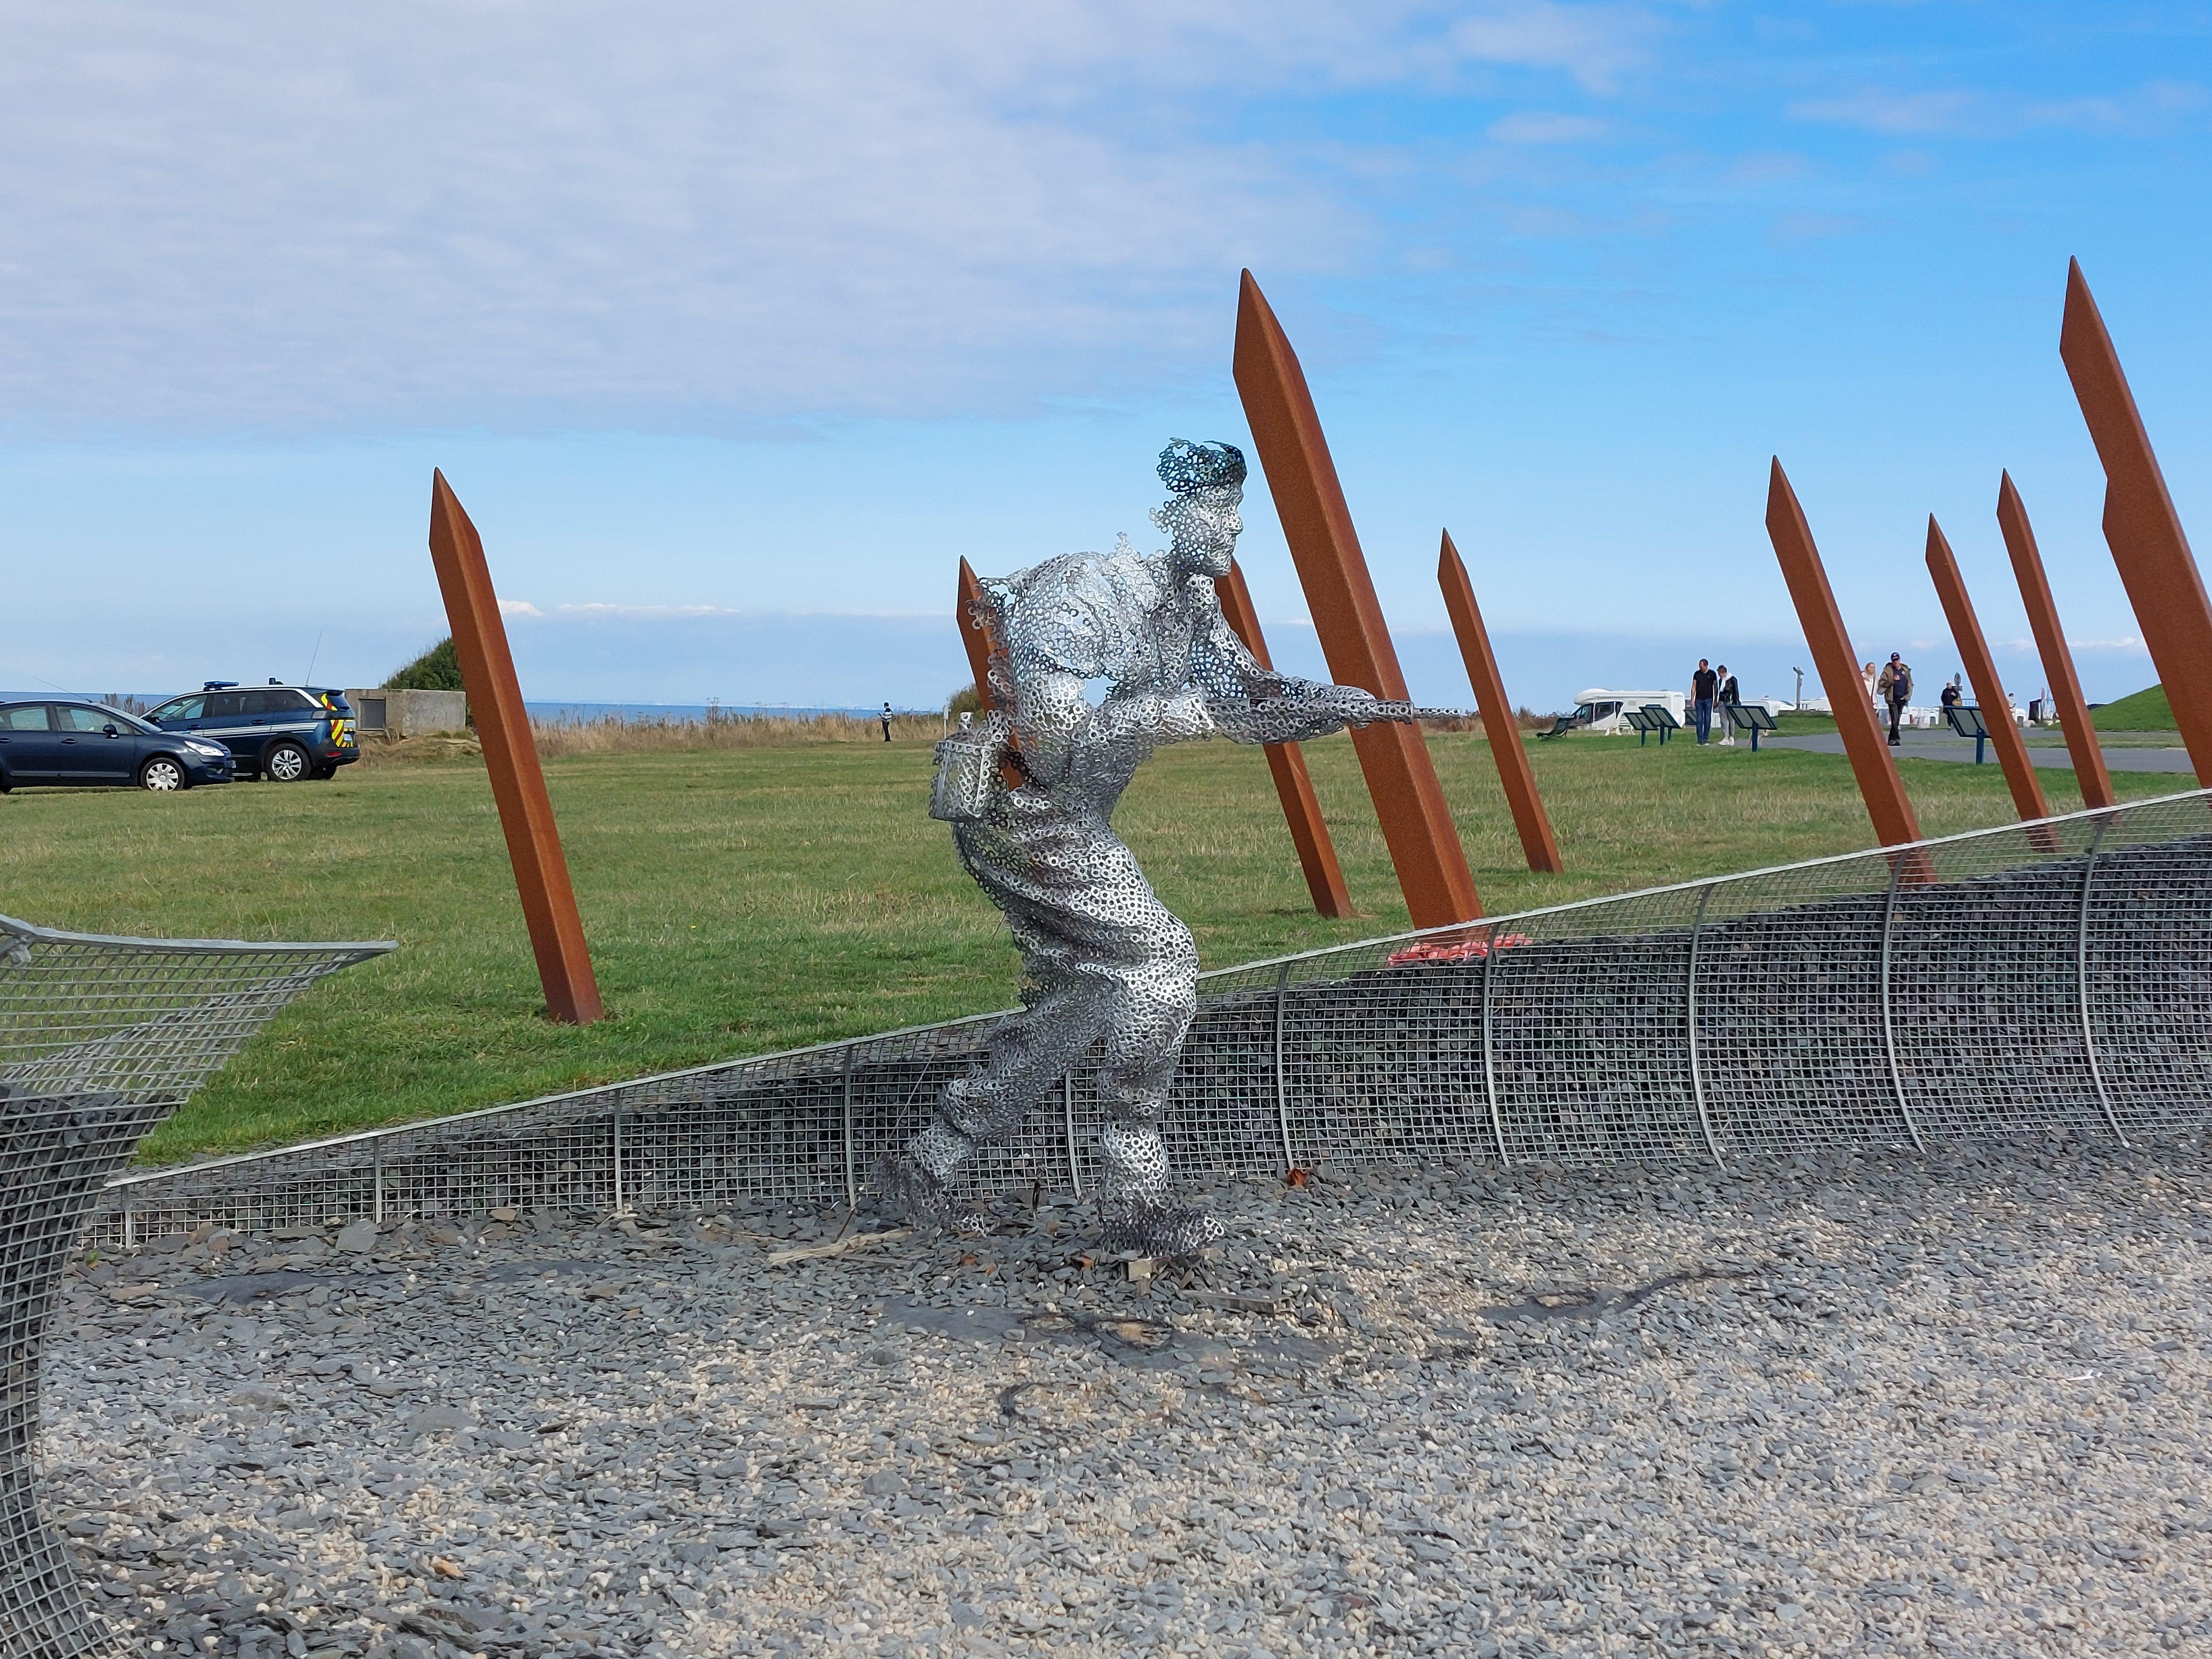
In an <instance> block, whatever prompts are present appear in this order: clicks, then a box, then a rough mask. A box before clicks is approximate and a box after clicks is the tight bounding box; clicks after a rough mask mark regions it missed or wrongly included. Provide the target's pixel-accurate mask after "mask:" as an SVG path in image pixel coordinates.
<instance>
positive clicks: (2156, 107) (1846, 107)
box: [1789, 81, 2212, 138]
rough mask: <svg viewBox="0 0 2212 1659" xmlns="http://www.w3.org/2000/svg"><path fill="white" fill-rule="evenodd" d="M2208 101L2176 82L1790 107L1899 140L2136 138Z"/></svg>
mask: <svg viewBox="0 0 2212 1659" xmlns="http://www.w3.org/2000/svg"><path fill="white" fill-rule="evenodd" d="M2208 102H2212V99H2208V96H2207V94H2206V92H2205V90H2204V88H2202V87H2198V86H2195V85H2192V84H2190V83H2188V82H2175V81H2153V82H2148V83H2147V84H2145V85H2142V86H2139V87H2131V88H2124V89H2123V90H2121V91H2118V92H2115V93H2109V94H2086V95H2081V96H2075V97H2070V98H2047V99H2030V98H2023V97H2020V96H2016V95H2015V94H2009V93H2005V92H1997V91H1981V90H1976V89H1966V88H1953V89H1950V90H1948V91H1930V92H1893V91H1887V90H1884V89H1882V88H1861V89H1860V90H1858V91H1856V92H1851V93H1848V94H1844V95H1843V96H1841V97H1836V98H1815V99H1808V100H1804V101H1802V102H1800V103H1795V104H1792V105H1790V111H1789V112H1790V115H1792V116H1793V117H1795V118H1797V119H1799V120H1801V121H1817V122H1821V123H1825V124H1826V125H1833V126H1849V127H1862V128H1864V129H1865V130H1866V131H1869V132H1875V133H1880V134H1881V135H1882V136H1883V137H1892V138H1935V137H1973V138H2001V137H2011V136H2014V135H2015V134H2019V133H2022V132H2029V131H2039V130H2045V131H2047V130H2052V129H2057V130H2065V131H2078V132H2093V133H2102V134H2106V135H2110V136H2134V135H2140V134H2143V133H2149V132H2156V131H2166V130H2170V129H2171V128H2172V127H2173V126H2174V125H2176V124H2177V123H2179V122H2182V121H2184V120H2186V119H2187V118H2190V117H2191V116H2194V115H2197V113H2199V112H2201V111H2203V109H2204V108H2205V107H2206V106H2207V104H2208Z"/></svg>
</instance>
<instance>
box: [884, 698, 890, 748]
mask: <svg viewBox="0 0 2212 1659" xmlns="http://www.w3.org/2000/svg"><path fill="white" fill-rule="evenodd" d="M883 720H884V742H885V743H889V742H890V740H891V706H890V704H889V703H885V704H884V714H883Z"/></svg>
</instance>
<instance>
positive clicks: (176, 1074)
mask: <svg viewBox="0 0 2212 1659" xmlns="http://www.w3.org/2000/svg"><path fill="white" fill-rule="evenodd" d="M390 949H392V946H391V945H380V944H379V945H249V944H234V943H230V942H228V941H222V942H197V941H196V942H191V943H185V942H173V941H167V940H154V939H104V938H98V937H94V936H90V935H86V934H79V933H55V932H52V931H51V930H49V929H46V928H41V927H31V926H29V925H27V923H23V922H19V921H10V920H9V918H7V917H5V916H0V1655H5V1656H7V1659H76V1656H79V1655H86V1654H92V1653H97V1652H100V1651H103V1650H106V1649H107V1648H108V1647H109V1646H110V1645H111V1644H112V1637H111V1634H110V1632H109V1631H108V1629H107V1626H106V1623H105V1621H103V1620H101V1619H100V1617H99V1615H98V1614H97V1613H94V1612H93V1611H92V1610H91V1608H90V1607H88V1605H87V1603H86V1601H85V1600H84V1598H83V1596H82V1594H81V1592H80V1591H79V1590H78V1589H77V1583H76V1571H75V1569H74V1566H73V1565H72V1563H71V1560H70V1555H69V1553H68V1551H67V1549H66V1547H64V1545H63V1544H62V1542H61V1541H60V1540H59V1539H58V1538H57V1537H55V1535H54V1534H53V1533H52V1531H51V1530H49V1529H48V1528H47V1527H46V1525H45V1524H44V1522H42V1521H41V1520H40V1516H39V1510H38V1492H37V1485H36V1472H35V1469H34V1468H33V1442H34V1438H35V1437H36V1435H37V1433H38V1427H39V1362H40V1351H41V1348H42V1346H43V1344H44V1340H45V1336H46V1325H47V1321H48V1317H49V1316H50V1314H51V1312H52V1308H53V1305H54V1302H55V1298H56V1297H57V1296H58V1293H59V1291H60V1288H61V1275H62V1267H63V1264H64V1261H66V1259H67V1257H68V1255H69V1251H70V1247H71V1246H72V1245H73V1244H74V1243H76V1239H77V1237H78V1236H79V1234H80V1232H81V1231H82V1228H83V1226H84V1223H85V1219H86V1218H87V1216H88V1215H89V1214H90V1212H91V1211H92V1209H93V1206H94V1204H95V1203H97V1202H98V1200H99V1199H100V1195H101V1192H102V1189H103V1188H104V1187H105V1185H106V1182H107V1180H108V1179H109V1177H110V1176H113V1175H114V1174H115V1172H116V1171H117V1170H118V1169H119V1168H121V1166H122V1165H123V1164H125V1163H126V1162H128V1161H129V1159H130V1157H131V1152H132V1150H133V1149H134V1148H136V1147H137V1145H138V1143H139V1141H140V1140H141V1139H143V1138H144V1137H145V1135H146V1134H147V1133H148V1132H149V1131H150V1130H151V1129H152V1128H153V1127H155V1125H156V1124H157V1123H159V1122H161V1120H162V1119H163V1118H165V1117H167V1116H168V1115H169V1114H170V1113H172V1112H173V1111H174V1110H176V1109H177V1108H178V1107H179V1106H181V1105H183V1104H184V1103H185V1098H186V1097H188V1096H190V1095H191V1091H193V1090H194V1089H195V1088H197V1086H198V1085H199V1084H200V1083H201V1082H202V1080H203V1079H205V1078H206V1077H207V1076H208V1074H209V1073H211V1072H213V1071H214V1070H215V1069H216V1067H217V1066H221V1065H222V1063H223V1061H225V1060H228V1058H229V1057H230V1056H231V1055H232V1054H234V1053H235V1052H236V1050H237V1049H238V1048H239V1046H240V1044H241V1043H243V1042H245V1041H246V1038H248V1037H249V1036H252V1035H253V1033H254V1032H255V1031H257V1030H259V1029H260V1028H261V1026H262V1025H263V1024H265V1023H266V1022H267V1021H268V1020H269V1019H270V1017H271V1016H273V1015H274V1014H276V1012H278V1011H279V1010H280V1009H282V1008H283V1006H285V1005H286V1004H287V1003H289V1002H290V1001H291V1000H293V999H294V998H295V997H296V996H298V995H299V994H301V992H303V991H305V990H306V989H307V987H309V986H311V985H313V983H314V982H315V981H317V980H319V979H320V978H321V977H322V976H323V975H325V974H328V973H331V972H332V971H333V970H335V969H339V968H343V967H346V966H348V965H349V964H350V963H356V962H360V961H363V960H365V959H366V958H368V957H372V956H374V955H377V954H378V953H380V952H381V951H388V950H390Z"/></svg>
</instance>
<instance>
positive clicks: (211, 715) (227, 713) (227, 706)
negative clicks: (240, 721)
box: [207, 691, 246, 720]
mask: <svg viewBox="0 0 2212 1659" xmlns="http://www.w3.org/2000/svg"><path fill="white" fill-rule="evenodd" d="M245 704H246V695H245V693H243V692H240V691H212V692H210V693H209V694H208V700H207V718H208V719H210V720H229V719H231V718H232V717H233V716H234V715H236V714H239V713H240V712H241V711H242V710H243V708H245Z"/></svg>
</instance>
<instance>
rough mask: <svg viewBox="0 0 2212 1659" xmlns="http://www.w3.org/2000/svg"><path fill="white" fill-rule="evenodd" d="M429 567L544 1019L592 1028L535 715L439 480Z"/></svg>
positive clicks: (433, 478)
mask: <svg viewBox="0 0 2212 1659" xmlns="http://www.w3.org/2000/svg"><path fill="white" fill-rule="evenodd" d="M430 562H431V563H432V564H433V565H435V566H436V567H437V571H438V587H439V591H440V592H442V593H443V594H444V595H445V596H446V619H447V621H448V622H449V623H452V624H453V652H454V654H455V655H457V656H458V657H459V659H460V661H461V685H462V689H463V690H465V691H466V692H467V693H468V696H469V703H470V706H471V708H474V709H475V710H476V716H477V738H478V739H479V740H480V741H481V742H482V743H483V757H484V770H485V771H487V772H489V773H490V774H491V793H492V799H494V800H495V801H496V802H497V803H498V804H499V826H500V828H501V829H503V830H504V831H506V833H507V861H508V862H509V863H511V864H512V865H513V866H514V885H515V888H516V890H518V891H519V892H520V894H521V896H522V919H523V921H525V922H526V924H527V925H528V926H529V928H530V948H531V950H532V951H534V952H535V953H536V954H537V957H538V980H539V981H540V982H541V983H542V984H543V985H544V987H545V1008H546V1012H548V1013H550V1015H551V1016H552V1017H553V1018H555V1019H556V1020H559V1021H561V1022H562V1023H563V1024H569V1025H589V1024H591V1023H592V1021H593V1020H595V1019H597V1018H599V1014H600V1012H601V1011H600V1008H599V982H598V981H597V980H595V979H594V978H593V977H592V954H591V951H590V950H589V948H588V947H587V946H586V945H585V943H584V922H583V919H582V917H580V916H579V915H577V914H576V895H575V891H574V889H573V888H571V887H570V886H569V884H568V860H566V859H565V858H563V857H562V854H561V831H560V829H559V827H558V826H557V825H556V824H555V823H554V821H553V803H552V802H551V801H550V799H547V798H546V794H545V774H544V772H543V771H542V770H540V769H539V768H538V744H537V743H536V742H535V740H533V739H532V737H531V735H530V715H529V714H528V712H527V711H526V709H525V708H523V706H522V686H521V683H520V681H518V680H517V679H516V678H515V677H514V658H513V655H512V654H511V653H509V652H508V650H507V624H506V623H503V622H501V620H500V615H499V595H498V594H497V593H496V592H494V591H493V589H492V585H491V570H490V568H489V566H487V565H486V564H485V563H484V551H483V538H481V537H480V536H478V535H477V527H476V526H475V525H473V524H471V522H470V521H469V515H468V514H467V513H465V512H464V511H463V510H462V508H461V503H460V501H459V498H458V497H456V496H455V495H454V494H453V486H452V485H451V484H448V483H447V482H446V475H445V474H444V473H443V472H436V471H434V472H433V473H432V474H431V475H430Z"/></svg>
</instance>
